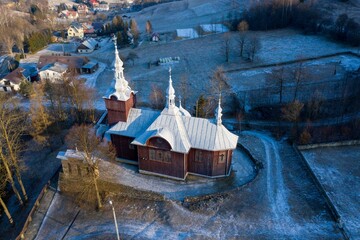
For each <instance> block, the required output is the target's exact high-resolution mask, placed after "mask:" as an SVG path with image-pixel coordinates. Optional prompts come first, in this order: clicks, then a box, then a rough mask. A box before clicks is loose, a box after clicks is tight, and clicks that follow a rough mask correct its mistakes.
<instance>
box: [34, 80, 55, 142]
mask: <svg viewBox="0 0 360 240" xmlns="http://www.w3.org/2000/svg"><path fill="white" fill-rule="evenodd" d="M33 88H34V90H33V91H32V94H31V96H30V119H31V126H32V131H31V133H30V134H31V135H32V136H33V137H34V139H35V141H36V142H38V143H40V144H44V143H46V141H47V137H46V136H44V134H43V133H46V130H47V128H48V127H49V126H50V125H51V124H52V119H51V116H50V114H49V113H48V111H47V108H46V107H45V106H44V88H45V84H44V83H34V84H33Z"/></svg>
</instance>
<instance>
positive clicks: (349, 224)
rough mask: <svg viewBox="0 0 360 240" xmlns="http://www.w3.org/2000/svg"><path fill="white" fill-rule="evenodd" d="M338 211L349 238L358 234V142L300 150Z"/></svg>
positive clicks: (353, 237) (359, 206) (359, 151)
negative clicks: (350, 144)
mask: <svg viewBox="0 0 360 240" xmlns="http://www.w3.org/2000/svg"><path fill="white" fill-rule="evenodd" d="M302 154H303V155H304V157H305V158H306V160H307V162H308V163H309V165H310V167H311V168H312V170H313V171H314V173H315V175H316V177H317V179H318V180H319V181H320V183H321V184H322V186H323V187H324V189H325V191H326V194H327V195H328V196H329V197H330V199H331V202H332V203H333V204H334V205H335V207H336V209H337V211H338V212H339V214H340V217H341V221H342V223H343V225H344V226H345V229H346V230H348V232H349V233H350V237H351V239H358V238H360V228H359V226H360V216H359V213H360V193H359V189H360V162H359V159H360V146H342V147H331V148H330V147H323V148H315V149H309V150H302Z"/></svg>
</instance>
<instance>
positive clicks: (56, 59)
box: [37, 55, 89, 74]
mask: <svg viewBox="0 0 360 240" xmlns="http://www.w3.org/2000/svg"><path fill="white" fill-rule="evenodd" d="M88 62H89V59H88V58H87V57H81V56H61V55H58V56H57V55H42V56H40V58H39V61H38V64H37V67H38V69H42V68H43V67H45V66H48V65H49V64H55V63H61V64H65V65H67V67H68V68H67V71H68V72H72V73H79V74H82V73H83V66H84V65H85V64H87V63H88ZM58 66H60V65H58Z"/></svg>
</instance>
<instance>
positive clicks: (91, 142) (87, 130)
mask: <svg viewBox="0 0 360 240" xmlns="http://www.w3.org/2000/svg"><path fill="white" fill-rule="evenodd" d="M66 143H67V145H68V146H70V147H73V148H75V149H77V153H78V154H80V155H81V156H82V157H83V158H84V160H85V161H86V164H88V165H89V167H90V168H89V169H90V171H91V174H90V176H91V181H92V184H93V189H92V192H93V194H95V196H96V201H97V207H98V208H101V207H102V201H101V197H100V190H99V186H98V179H99V174H100V173H99V161H100V160H101V159H102V158H113V157H114V153H113V151H112V148H111V146H109V145H108V144H107V143H102V142H101V140H100V139H99V138H98V137H96V135H95V132H94V128H93V127H92V126H91V125H76V126H73V127H72V128H71V129H70V131H69V133H68V135H67V136H66Z"/></svg>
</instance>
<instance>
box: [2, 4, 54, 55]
mask: <svg viewBox="0 0 360 240" xmlns="http://www.w3.org/2000/svg"><path fill="white" fill-rule="evenodd" d="M26 4H27V3H26V2H25V1H20V3H19V4H18V5H17V7H18V8H21V10H23V11H26V12H27V13H28V15H27V14H24V15H18V14H15V13H14V9H11V8H9V7H7V6H0V47H1V51H2V52H5V53H8V54H12V53H13V49H14V46H16V48H17V49H18V50H19V51H20V52H21V53H24V52H28V51H30V52H36V51H38V50H40V49H42V48H43V47H45V46H47V45H48V44H49V43H50V41H51V31H50V29H51V26H49V23H48V22H47V8H46V7H44V6H43V4H42V1H37V2H31V1H30V5H27V8H26V10H25V5H26Z"/></svg>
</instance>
